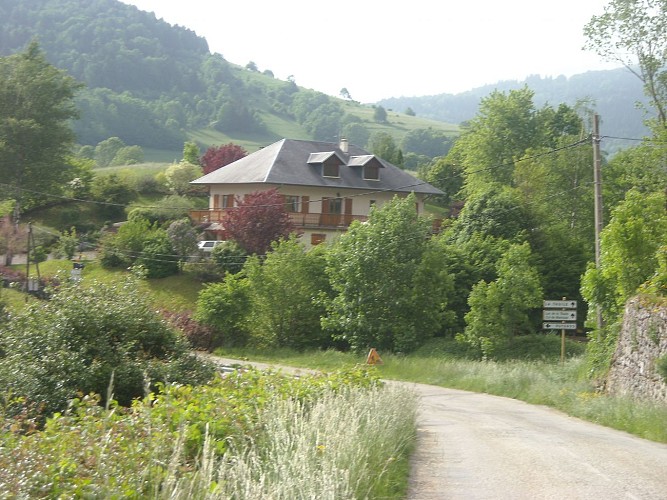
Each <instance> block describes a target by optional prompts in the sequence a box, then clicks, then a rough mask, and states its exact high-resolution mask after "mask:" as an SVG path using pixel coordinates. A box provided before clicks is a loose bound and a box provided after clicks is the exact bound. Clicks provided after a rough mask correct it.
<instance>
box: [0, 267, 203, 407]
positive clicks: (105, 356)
mask: <svg viewBox="0 0 667 500" xmlns="http://www.w3.org/2000/svg"><path fill="white" fill-rule="evenodd" d="M0 351H1V352H2V353H3V354H4V356H3V357H2V358H0V386H1V387H4V388H5V391H6V392H7V393H11V394H12V395H13V396H15V397H21V398H25V400H26V401H27V402H28V403H30V402H33V403H36V404H39V405H40V408H39V412H40V413H44V414H47V415H48V414H51V413H53V412H55V411H62V410H64V409H65V408H66V406H67V402H68V401H69V400H70V399H72V398H74V397H76V395H77V394H78V393H83V394H88V393H91V392H92V393H97V394H100V395H102V396H105V395H106V394H107V389H108V387H109V384H110V381H111V380H112V377H113V394H114V398H115V399H116V400H117V401H118V402H119V403H120V404H122V405H128V404H129V403H130V402H131V401H132V399H133V398H137V397H141V396H143V395H144V394H145V391H146V389H148V388H149V387H153V386H155V383H157V382H161V381H170V382H180V383H199V382H203V381H205V380H208V379H209V378H210V377H211V375H212V370H211V369H210V368H209V367H206V366H205V365H203V364H201V363H200V362H199V361H197V360H195V359H194V358H193V356H192V354H190V353H189V346H188V344H187V342H186V341H185V339H184V338H183V336H182V335H180V334H178V333H177V332H175V331H174V330H173V329H171V328H170V327H169V326H168V324H167V323H166V322H165V321H164V320H163V319H162V318H161V317H160V315H159V314H158V313H156V312H155V311H154V310H153V309H152V308H151V306H150V305H149V303H148V300H147V297H146V296H145V295H143V294H141V293H140V292H139V290H138V286H137V282H136V278H133V277H128V278H127V280H126V281H124V282H121V283H112V284H107V283H99V282H93V283H91V284H90V285H89V286H86V287H83V286H79V285H77V284H74V283H66V284H63V285H62V286H61V287H60V288H59V289H58V290H56V291H55V292H53V295H52V297H51V300H50V301H48V302H38V303H35V304H33V305H31V306H30V307H29V308H27V309H26V310H25V311H24V312H23V313H21V314H18V315H16V316H15V317H13V319H12V321H11V322H10V323H9V324H8V325H7V327H6V329H5V332H4V335H3V336H2V339H0Z"/></svg>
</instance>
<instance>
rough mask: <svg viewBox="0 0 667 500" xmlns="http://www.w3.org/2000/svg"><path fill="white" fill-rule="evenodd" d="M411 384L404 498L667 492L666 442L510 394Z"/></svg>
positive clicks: (648, 495)
mask: <svg viewBox="0 0 667 500" xmlns="http://www.w3.org/2000/svg"><path fill="white" fill-rule="evenodd" d="M413 387H414V388H415V390H416V391H417V392H418V393H419V394H420V395H421V410H420V415H419V421H418V427H419V434H418V444H417V450H416V453H415V455H414V457H413V460H412V474H411V481H410V491H409V496H408V498H409V499H414V500H429V499H438V500H440V499H466V500H475V499H531V500H533V499H568V500H573V499H605V500H609V499H667V445H663V444H657V443H653V442H650V441H646V440H643V439H639V438H636V437H633V436H630V435H629V434H626V433H624V432H619V431H615V430H612V429H608V428H605V427H601V426H598V425H595V424H591V423H588V422H584V421H581V420H578V419H575V418H571V417H568V416H566V415H564V414H562V413H559V412H557V411H555V410H551V409H549V408H544V407H539V406H532V405H529V404H526V403H523V402H521V401H516V400H513V399H508V398H500V397H496V396H489V395H485V394H476V393H470V392H465V391H457V390H452V389H443V388H439V387H433V386H428V385H418V384H417V385H413Z"/></svg>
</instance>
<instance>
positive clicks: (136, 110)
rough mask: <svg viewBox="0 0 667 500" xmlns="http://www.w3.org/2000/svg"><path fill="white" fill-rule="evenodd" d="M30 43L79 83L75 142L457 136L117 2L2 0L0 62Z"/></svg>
mask: <svg viewBox="0 0 667 500" xmlns="http://www.w3.org/2000/svg"><path fill="white" fill-rule="evenodd" d="M34 38H37V39H38V40H39V42H40V45H41V47H42V49H43V50H44V51H45V53H46V56H47V58H48V60H49V61H50V62H51V63H53V64H54V65H55V66H57V67H59V68H62V69H65V70H67V71H68V72H69V73H70V74H72V75H73V76H74V77H75V78H77V79H78V80H80V81H83V82H84V83H85V84H86V85H87V88H86V90H84V91H83V92H82V93H81V95H80V96H79V97H78V99H77V104H78V106H79V108H80V109H81V115H82V117H81V119H80V120H79V121H77V122H76V123H75V124H74V128H75V132H76V133H77V137H78V140H79V142H80V143H81V144H91V145H94V144H96V143H98V142H100V141H102V140H104V139H106V138H108V137H112V136H116V137H119V138H120V139H122V140H123V141H124V142H125V143H126V144H137V145H140V146H142V147H144V148H151V149H153V150H167V151H172V152H178V151H180V150H181V149H182V147H183V142H184V141H185V140H187V139H189V138H194V139H196V140H197V141H198V142H199V143H200V145H201V146H202V147H206V146H208V145H211V144H221V143H224V142H229V141H234V142H236V143H238V144H241V145H243V146H244V147H246V149H248V150H253V149H257V148H259V147H261V146H264V145H267V144H269V143H271V142H274V141H275V140H277V139H279V138H282V137H290V138H295V139H317V140H331V141H335V140H337V138H338V136H339V135H340V134H341V133H345V130H346V127H347V128H349V126H350V125H351V124H353V123H354V124H357V125H358V126H357V131H358V129H359V126H361V127H362V128H363V129H365V130H366V131H367V132H368V133H369V134H370V133H371V132H372V131H383V132H386V133H388V134H390V135H391V136H392V137H393V138H394V139H395V140H396V141H397V142H400V140H401V139H402V138H403V137H404V136H405V135H406V134H407V133H408V132H409V131H410V130H414V129H419V128H428V127H432V128H434V129H438V130H442V131H443V132H446V133H447V134H448V135H452V134H456V130H457V128H456V127H455V126H452V125H449V124H446V123H442V122H440V121H435V120H429V119H424V118H421V117H411V116H400V117H398V118H396V116H395V114H392V115H391V116H390V117H389V120H388V121H387V122H386V123H376V122H375V121H374V120H372V118H371V119H369V116H370V117H372V109H370V108H368V107H365V106H362V105H360V104H357V103H354V102H351V101H343V100H341V99H336V98H332V97H329V96H326V95H324V94H322V93H319V92H316V91H311V90H306V89H302V88H299V87H298V86H297V85H296V84H295V83H294V82H292V81H281V80H277V79H275V78H273V75H271V74H270V72H264V73H259V72H258V71H257V70H256V69H254V68H249V69H248V68H243V67H241V66H238V65H235V64H232V63H230V62H228V61H226V60H225V59H224V58H223V57H222V56H221V55H220V54H211V53H210V51H209V48H208V44H207V42H206V40H205V39H204V38H201V37H199V36H197V35H196V34H195V33H194V32H192V31H191V30H188V29H186V28H183V27H179V26H171V25H169V24H168V23H166V22H164V21H162V20H158V19H156V18H155V15H154V14H152V13H150V14H149V13H146V12H142V11H140V10H138V9H137V8H136V7H134V6H129V5H126V4H123V3H121V2H119V1H117V0H22V1H21V2H16V1H15V0H0V55H8V54H11V53H15V52H18V51H21V50H23V49H24V48H25V46H26V45H27V44H28V43H29V41H30V40H32V39H34ZM369 110H370V111H369ZM361 136H362V137H363V134H362V135H361ZM361 145H362V146H363V145H365V144H361Z"/></svg>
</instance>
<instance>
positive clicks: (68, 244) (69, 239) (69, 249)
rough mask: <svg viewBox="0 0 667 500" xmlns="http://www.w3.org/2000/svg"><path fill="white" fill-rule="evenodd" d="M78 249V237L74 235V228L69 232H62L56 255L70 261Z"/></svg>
mask: <svg viewBox="0 0 667 500" xmlns="http://www.w3.org/2000/svg"><path fill="white" fill-rule="evenodd" d="M78 247H79V237H78V236H77V234H76V228H74V227H73V228H72V229H70V230H69V231H63V232H62V233H61V235H60V238H59V239H58V253H59V254H61V255H64V256H65V257H66V258H67V259H68V260H72V258H73V257H74V254H75V253H76V251H77V249H78Z"/></svg>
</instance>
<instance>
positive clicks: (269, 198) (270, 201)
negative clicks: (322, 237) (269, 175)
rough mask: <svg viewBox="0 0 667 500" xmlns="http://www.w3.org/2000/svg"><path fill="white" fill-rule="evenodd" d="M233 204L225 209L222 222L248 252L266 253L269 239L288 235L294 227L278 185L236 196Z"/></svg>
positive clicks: (269, 246)
mask: <svg viewBox="0 0 667 500" xmlns="http://www.w3.org/2000/svg"><path fill="white" fill-rule="evenodd" d="M236 205H237V206H236V208H234V209H233V210H228V211H226V213H225V219H224V221H223V224H224V226H225V231H226V232H227V233H228V234H229V236H230V238H232V239H233V240H235V241H236V242H237V243H238V244H239V245H241V247H243V249H244V250H245V251H246V252H248V253H249V254H257V255H263V254H265V253H266V252H267V251H268V250H269V249H270V248H271V243H272V242H274V241H277V240H279V239H280V238H288V237H289V235H290V233H292V232H293V231H294V225H293V224H292V221H291V220H290V217H289V214H288V213H287V210H286V209H285V205H284V203H283V199H282V196H281V195H280V194H279V193H278V190H277V189H269V190H267V191H255V192H254V193H250V194H247V195H245V196H244V197H243V198H238V197H237V200H236Z"/></svg>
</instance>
